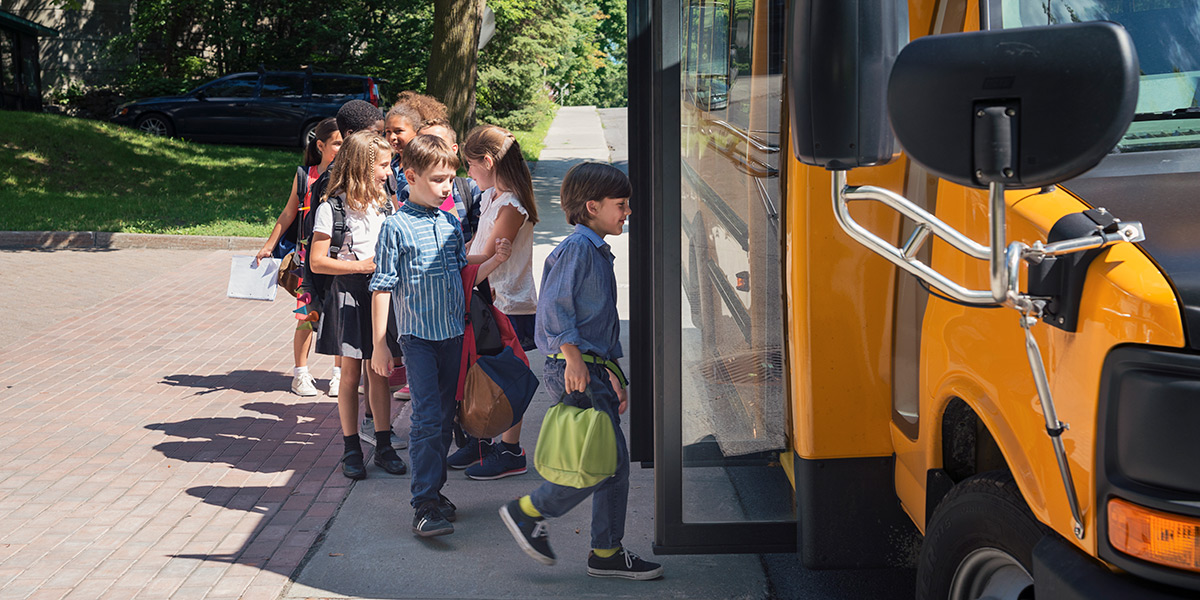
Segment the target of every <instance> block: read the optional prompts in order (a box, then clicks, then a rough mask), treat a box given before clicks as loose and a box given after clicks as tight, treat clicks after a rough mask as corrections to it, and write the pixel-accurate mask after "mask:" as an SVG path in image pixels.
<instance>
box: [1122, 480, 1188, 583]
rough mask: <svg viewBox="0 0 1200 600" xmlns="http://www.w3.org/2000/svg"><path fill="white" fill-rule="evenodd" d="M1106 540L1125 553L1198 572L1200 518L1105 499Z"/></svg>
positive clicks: (1156, 562) (1123, 501)
mask: <svg viewBox="0 0 1200 600" xmlns="http://www.w3.org/2000/svg"><path fill="white" fill-rule="evenodd" d="M1108 541H1109V542H1110V543H1112V545H1113V547H1114V548H1116V549H1117V550H1120V551H1121V552H1124V553H1125V554H1128V555H1130V556H1134V557H1137V558H1140V559H1142V560H1145V561H1149V562H1152V563H1155V564H1159V565H1163V566H1167V567H1173V568H1176V569H1186V570H1188V571H1194V572H1198V573H1200V519H1197V518H1195V517H1185V516H1183V515H1175V514H1171V513H1168V512H1162V511H1158V510H1151V509H1149V508H1145V507H1143V506H1138V505H1136V504H1133V503H1131V502H1126V501H1125V500H1119V499H1116V498H1114V499H1112V500H1109V501H1108Z"/></svg>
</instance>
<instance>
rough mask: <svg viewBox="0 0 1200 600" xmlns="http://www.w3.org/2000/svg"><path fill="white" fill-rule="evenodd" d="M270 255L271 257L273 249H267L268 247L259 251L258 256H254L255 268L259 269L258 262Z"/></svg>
mask: <svg viewBox="0 0 1200 600" xmlns="http://www.w3.org/2000/svg"><path fill="white" fill-rule="evenodd" d="M270 255H271V248H267V247H266V246H264V247H263V249H262V250H259V251H258V254H255V255H254V266H256V267H257V266H258V261H260V260H262V259H264V258H266V257H268V256H270Z"/></svg>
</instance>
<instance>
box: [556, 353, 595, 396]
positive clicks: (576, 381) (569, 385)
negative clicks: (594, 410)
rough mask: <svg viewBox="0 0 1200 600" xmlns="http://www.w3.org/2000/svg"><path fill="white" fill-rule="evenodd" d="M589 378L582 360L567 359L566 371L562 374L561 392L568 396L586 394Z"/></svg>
mask: <svg viewBox="0 0 1200 600" xmlns="http://www.w3.org/2000/svg"><path fill="white" fill-rule="evenodd" d="M591 378H592V377H591V375H589V374H588V370H587V367H586V366H584V364H583V361H582V360H574V361H573V360H570V359H568V360H567V368H566V371H564V372H563V391H564V392H566V393H568V394H570V393H573V392H586V391H587V386H588V381H590V380H591Z"/></svg>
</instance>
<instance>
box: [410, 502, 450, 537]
mask: <svg viewBox="0 0 1200 600" xmlns="http://www.w3.org/2000/svg"><path fill="white" fill-rule="evenodd" d="M412 530H413V533H415V534H417V535H419V536H421V537H433V536H435V535H446V534H448V533H454V526H453V525H451V524H450V521H447V520H446V517H445V516H444V515H442V511H440V510H438V503H437V502H436V501H433V500H426V501H425V502H424V503H422V504H421V506H418V507H417V514H415V515H413V526H412Z"/></svg>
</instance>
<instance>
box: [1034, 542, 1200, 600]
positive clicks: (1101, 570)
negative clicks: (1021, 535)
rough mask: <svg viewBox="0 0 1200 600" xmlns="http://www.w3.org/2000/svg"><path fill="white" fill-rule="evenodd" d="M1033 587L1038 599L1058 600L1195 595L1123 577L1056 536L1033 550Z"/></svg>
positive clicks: (1171, 599)
mask: <svg viewBox="0 0 1200 600" xmlns="http://www.w3.org/2000/svg"><path fill="white" fill-rule="evenodd" d="M1033 582H1034V583H1033V585H1034V592H1035V594H1036V596H1037V597H1038V598H1054V599H1055V600H1109V599H1112V600H1128V599H1130V598H1137V599H1138V600H1176V599H1179V598H1193V599H1194V598H1195V597H1196V595H1195V592H1190V591H1187V590H1180V589H1178V588H1170V587H1166V586H1163V585H1159V584H1156V583H1154V582H1151V581H1148V580H1145V579H1141V578H1138V577H1133V576H1131V575H1121V574H1117V573H1113V572H1112V571H1110V570H1108V569H1106V568H1105V567H1104V566H1103V565H1102V564H1101V563H1100V562H1099V561H1097V560H1096V559H1094V558H1092V557H1090V556H1088V555H1087V554H1084V553H1083V552H1081V551H1080V550H1079V549H1078V548H1076V547H1075V546H1073V545H1071V544H1070V543H1068V542H1066V541H1065V540H1063V539H1061V538H1059V537H1058V536H1056V535H1053V534H1051V535H1047V536H1046V537H1044V538H1042V541H1041V542H1039V543H1038V545H1037V546H1035V547H1034V549H1033Z"/></svg>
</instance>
